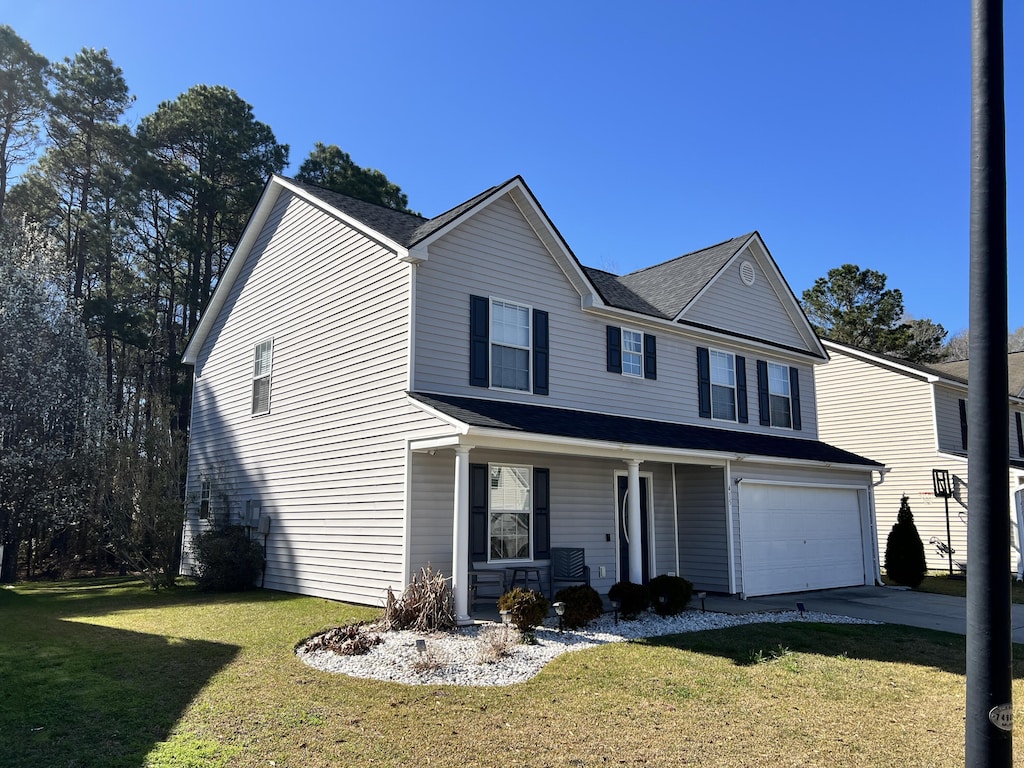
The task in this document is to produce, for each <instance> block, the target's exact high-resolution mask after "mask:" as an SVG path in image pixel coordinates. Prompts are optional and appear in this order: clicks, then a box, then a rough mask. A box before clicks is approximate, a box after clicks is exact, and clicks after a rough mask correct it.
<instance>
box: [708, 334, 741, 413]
mask: <svg viewBox="0 0 1024 768" xmlns="http://www.w3.org/2000/svg"><path fill="white" fill-rule="evenodd" d="M716 354H717V355H728V357H729V359H730V360H732V413H733V417H732V418H731V419H723V418H721V417H720V416H715V387H716V386H717V387H726V388H728V387H729V385H728V384H716V383H715V366H714V364H713V362H712V361H713V359H714V356H715V355H716ZM736 376H737V373H736V353H735V352H726V351H725V350H724V349H709V350H708V380H709V382H710V384H709V386H710V392H709V393H708V394H709V400H710V404H711V420H712V421H724V422H726V423H729V424H737V423H738V422H739V418H740V413H739V402H738V401H739V392H738V390H739V382H738V381H737V380H736Z"/></svg>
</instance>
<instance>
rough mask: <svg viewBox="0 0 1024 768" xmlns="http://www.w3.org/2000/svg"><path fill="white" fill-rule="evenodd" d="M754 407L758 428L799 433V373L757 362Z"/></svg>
mask: <svg viewBox="0 0 1024 768" xmlns="http://www.w3.org/2000/svg"><path fill="white" fill-rule="evenodd" d="M757 403H758V409H759V410H760V412H761V418H760V420H761V425H762V426H764V427H781V428H784V429H801V423H800V421H801V420H800V370H799V369H798V368H795V367H793V366H789V365H781V364H780V363H769V362H767V361H765V360H758V361H757Z"/></svg>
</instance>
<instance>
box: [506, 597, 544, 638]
mask: <svg viewBox="0 0 1024 768" xmlns="http://www.w3.org/2000/svg"><path fill="white" fill-rule="evenodd" d="M498 610H499V611H502V612H504V611H508V614H509V618H510V619H511V620H512V623H513V624H514V625H515V626H516V629H518V630H519V631H520V632H521V633H522V635H523V642H527V643H530V642H534V640H535V638H534V634H533V633H534V630H535V629H537V627H539V626H540V625H541V624H542V623H543V622H544V619H546V618H547V615H548V611H549V610H551V604H550V603H549V602H548V599H547V598H546V597H544V595H542V594H541V593H540V592H534V591H533V590H532V589H524V588H523V587H513V588H512V589H510V590H509V591H508V592H506V593H505V594H503V595H502V596H501V597H499V598H498Z"/></svg>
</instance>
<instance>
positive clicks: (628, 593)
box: [608, 581, 651, 619]
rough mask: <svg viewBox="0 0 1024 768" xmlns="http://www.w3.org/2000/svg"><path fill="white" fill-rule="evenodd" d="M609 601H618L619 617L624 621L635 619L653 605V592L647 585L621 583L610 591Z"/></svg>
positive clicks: (628, 582) (613, 585)
mask: <svg viewBox="0 0 1024 768" xmlns="http://www.w3.org/2000/svg"><path fill="white" fill-rule="evenodd" d="M608 599H609V600H617V601H618V603H619V615H620V616H622V618H624V619H635V618H636V617H637V616H639V615H640V614H641V613H643V612H644V611H646V610H647V608H648V606H650V604H651V592H650V590H649V589H648V588H647V585H646V584H634V583H633V582H631V581H619V582H616V583H615V584H612V588H611V589H609V590H608Z"/></svg>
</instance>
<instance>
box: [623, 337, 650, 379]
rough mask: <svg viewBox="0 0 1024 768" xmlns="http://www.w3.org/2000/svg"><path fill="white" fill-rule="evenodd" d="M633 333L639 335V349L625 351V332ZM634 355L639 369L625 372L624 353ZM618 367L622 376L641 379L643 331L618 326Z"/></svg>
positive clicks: (642, 375)
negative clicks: (635, 371) (636, 350)
mask: <svg viewBox="0 0 1024 768" xmlns="http://www.w3.org/2000/svg"><path fill="white" fill-rule="evenodd" d="M627 333H635V334H636V335H637V336H639V337H640V351H639V352H627V351H626V334H627ZM627 354H629V355H636V356H637V358H638V362H639V364H640V370H639V371H638V372H637V373H627V372H626V355H627ZM619 368H620V370H621V372H622V375H623V376H630V377H632V378H634V379H642V378H643V377H644V333H643V331H638V330H636V329H635V328H626V327H625V326H622V327H620V328H619Z"/></svg>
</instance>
